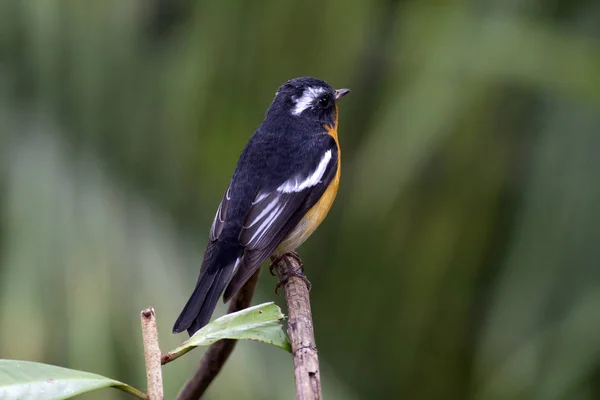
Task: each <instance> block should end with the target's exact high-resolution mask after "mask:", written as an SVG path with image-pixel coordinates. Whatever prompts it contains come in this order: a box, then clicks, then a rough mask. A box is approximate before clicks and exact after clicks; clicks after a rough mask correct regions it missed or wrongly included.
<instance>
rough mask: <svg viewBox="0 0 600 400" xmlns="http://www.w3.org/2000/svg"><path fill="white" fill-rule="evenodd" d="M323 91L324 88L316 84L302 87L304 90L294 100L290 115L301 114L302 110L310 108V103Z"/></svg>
mask: <svg viewBox="0 0 600 400" xmlns="http://www.w3.org/2000/svg"><path fill="white" fill-rule="evenodd" d="M325 92H326V90H325V88H322V87H318V86H317V87H315V86H310V87H308V88H306V89H304V92H302V96H300V97H299V98H297V99H296V100H295V101H296V105H295V106H294V108H293V109H292V115H300V114H302V111H304V110H306V109H307V108H310V107H311V105H312V103H313V102H314V101H315V100H316V99H317V98H318V97H319V96H320V95H322V94H323V93H325Z"/></svg>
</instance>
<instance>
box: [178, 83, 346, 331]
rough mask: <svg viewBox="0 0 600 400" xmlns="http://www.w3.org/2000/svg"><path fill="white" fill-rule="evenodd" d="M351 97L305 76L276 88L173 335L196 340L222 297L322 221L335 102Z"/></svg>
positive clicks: (336, 158) (332, 183)
mask: <svg viewBox="0 0 600 400" xmlns="http://www.w3.org/2000/svg"><path fill="white" fill-rule="evenodd" d="M349 92H350V90H349V89H339V90H334V89H333V88H332V87H331V86H329V84H327V82H324V81H322V80H319V79H316V78H310V77H304V78H296V79H292V80H290V81H288V82H286V83H284V84H283V85H281V87H280V88H279V90H278V91H277V93H276V94H275V98H274V99H273V102H272V103H271V106H270V107H269V109H268V110H267V114H266V117H265V119H264V121H263V122H262V124H261V125H260V126H259V127H258V129H257V130H256V132H255V133H254V135H252V137H251V138H250V140H249V141H248V143H247V144H246V147H245V148H244V150H243V151H242V154H241V155H240V158H239V160H238V164H237V167H236V169H235V172H234V173H233V177H232V178H231V182H230V183H229V187H228V188H227V190H226V191H225V195H224V196H223V199H222V200H221V204H219V207H218V209H217V214H216V216H215V219H214V221H213V224H212V227H211V229H210V240H209V243H208V246H207V247H206V251H205V253H204V259H203V261H202V266H201V268H200V275H199V277H198V281H197V283H196V287H195V289H194V292H193V293H192V295H191V296H190V298H189V300H188V302H187V303H186V305H185V307H184V308H183V311H181V314H180V315H179V318H177V321H176V322H175V325H174V326H173V332H174V333H179V332H182V331H184V330H187V331H188V333H189V334H190V336H191V335H193V334H194V333H195V332H196V331H197V330H198V329H200V328H202V327H203V326H204V325H206V324H207V323H208V321H209V320H210V317H211V315H212V313H213V311H214V309H215V307H216V305H217V301H218V299H219V297H220V296H221V294H223V300H224V301H225V302H227V301H229V299H231V298H232V297H233V296H234V295H235V294H236V293H237V292H238V291H239V290H240V289H241V288H242V286H243V285H244V284H245V283H246V281H247V280H248V279H250V277H251V276H252V275H253V274H254V272H256V270H257V269H258V268H260V265H261V263H262V262H263V261H264V260H265V259H267V258H268V257H269V256H271V255H273V256H275V257H281V256H283V255H286V254H288V253H291V252H293V251H294V250H295V249H296V248H298V246H300V245H301V244H302V243H303V242H304V241H305V240H306V239H308V237H309V236H310V235H311V234H312V233H313V232H314V231H315V229H316V228H317V226H319V224H320V223H321V222H322V221H323V219H324V218H325V216H326V215H327V212H328V211H329V209H330V208H331V205H332V203H333V200H334V198H335V196H336V193H337V190H338V186H339V180H340V146H339V142H338V134H337V127H338V107H337V101H338V100H339V99H340V98H341V97H343V96H344V95H346V94H347V93H349ZM223 292H224V293H223Z"/></svg>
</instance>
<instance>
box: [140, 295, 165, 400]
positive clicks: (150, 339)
mask: <svg viewBox="0 0 600 400" xmlns="http://www.w3.org/2000/svg"><path fill="white" fill-rule="evenodd" d="M140 318H141V319H142V337H143V341H144V359H145V360H146V380H147V382H148V388H147V391H148V400H163V397H164V394H163V381H162V369H161V365H160V348H159V347H158V332H157V330H156V318H155V315H154V309H153V308H152V307H150V308H147V309H145V310H143V311H142V313H141V315H140Z"/></svg>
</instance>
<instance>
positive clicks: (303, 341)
mask: <svg viewBox="0 0 600 400" xmlns="http://www.w3.org/2000/svg"><path fill="white" fill-rule="evenodd" d="M275 268H276V270H277V274H278V275H279V276H280V277H288V276H289V278H288V279H287V281H285V283H284V290H285V300H286V302H287V306H288V318H289V320H288V329H287V333H288V336H289V338H290V341H291V342H292V354H293V355H294V376H295V380H296V399H297V400H321V397H322V394H321V375H320V373H319V357H318V355H317V345H316V344H315V332H314V328H313V321H312V313H311V309H310V297H309V294H308V290H309V289H308V286H307V282H305V281H304V280H303V279H302V278H301V277H300V276H298V274H299V272H300V271H301V268H302V266H301V264H300V262H299V261H298V259H297V257H287V256H286V257H283V258H282V259H281V261H279V262H278V263H277V265H276V266H275Z"/></svg>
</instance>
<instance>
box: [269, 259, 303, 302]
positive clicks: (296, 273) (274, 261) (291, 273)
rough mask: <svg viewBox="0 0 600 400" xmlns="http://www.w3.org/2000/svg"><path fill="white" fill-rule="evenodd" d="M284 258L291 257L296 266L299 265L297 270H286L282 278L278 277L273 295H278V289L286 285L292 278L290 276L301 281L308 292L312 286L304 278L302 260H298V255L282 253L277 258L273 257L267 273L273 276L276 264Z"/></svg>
mask: <svg viewBox="0 0 600 400" xmlns="http://www.w3.org/2000/svg"><path fill="white" fill-rule="evenodd" d="M284 257H291V258H293V259H295V260H296V261H297V262H298V264H299V268H297V269H296V268H288V269H287V271H286V273H285V274H284V275H282V276H280V277H279V281H277V285H275V294H277V295H279V289H280V288H281V287H282V286H283V285H285V284H286V282H287V281H288V280H289V279H290V278H291V277H292V276H297V277H298V278H300V279H302V280H303V281H304V283H306V287H307V288H308V290H309V291H310V289H311V288H312V284H311V283H310V281H309V280H308V278H307V277H306V275H304V274H303V272H304V264H303V263H302V260H301V259H300V256H299V255H298V253H296V252H293V251H292V252H289V253H284V254H282V255H280V256H278V257H274V258H272V259H271V260H272V262H271V265H270V266H269V272H271V275H273V276H275V275H276V274H275V272H274V270H275V268H276V267H277V264H279V263H280V262H281V260H283V259H284Z"/></svg>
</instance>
